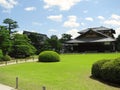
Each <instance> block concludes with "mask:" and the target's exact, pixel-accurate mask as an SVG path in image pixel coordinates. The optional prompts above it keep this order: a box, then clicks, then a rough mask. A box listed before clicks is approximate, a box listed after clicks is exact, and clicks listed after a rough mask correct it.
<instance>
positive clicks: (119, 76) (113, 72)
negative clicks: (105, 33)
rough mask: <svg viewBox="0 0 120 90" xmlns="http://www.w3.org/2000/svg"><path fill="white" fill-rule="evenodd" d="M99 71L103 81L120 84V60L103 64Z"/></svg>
mask: <svg viewBox="0 0 120 90" xmlns="http://www.w3.org/2000/svg"><path fill="white" fill-rule="evenodd" d="M101 70H102V73H101V77H102V79H103V80H106V81H109V82H113V83H118V84H120V58H118V59H115V60H111V61H109V62H107V63H105V64H104V65H103V66H102V69H101Z"/></svg>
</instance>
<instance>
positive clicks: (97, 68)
mask: <svg viewBox="0 0 120 90" xmlns="http://www.w3.org/2000/svg"><path fill="white" fill-rule="evenodd" d="M108 61H109V60H100V61H97V62H95V63H94V64H93V65H92V76H93V77H96V78H100V77H101V68H102V65H103V64H104V63H106V62H108Z"/></svg>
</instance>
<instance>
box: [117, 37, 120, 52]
mask: <svg viewBox="0 0 120 90" xmlns="http://www.w3.org/2000/svg"><path fill="white" fill-rule="evenodd" d="M116 48H117V51H120V35H119V36H118V37H117V39H116Z"/></svg>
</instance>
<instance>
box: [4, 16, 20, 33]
mask: <svg viewBox="0 0 120 90" xmlns="http://www.w3.org/2000/svg"><path fill="white" fill-rule="evenodd" d="M3 23H4V24H7V25H8V26H7V29H8V30H9V34H11V33H12V29H16V28H18V24H17V22H16V21H14V20H12V19H10V18H6V19H5V20H4V21H3Z"/></svg>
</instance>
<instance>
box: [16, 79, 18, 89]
mask: <svg viewBox="0 0 120 90" xmlns="http://www.w3.org/2000/svg"><path fill="white" fill-rule="evenodd" d="M16 89H18V77H16Z"/></svg>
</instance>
